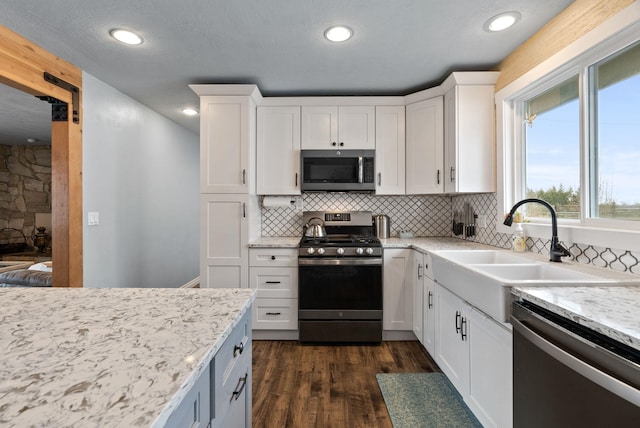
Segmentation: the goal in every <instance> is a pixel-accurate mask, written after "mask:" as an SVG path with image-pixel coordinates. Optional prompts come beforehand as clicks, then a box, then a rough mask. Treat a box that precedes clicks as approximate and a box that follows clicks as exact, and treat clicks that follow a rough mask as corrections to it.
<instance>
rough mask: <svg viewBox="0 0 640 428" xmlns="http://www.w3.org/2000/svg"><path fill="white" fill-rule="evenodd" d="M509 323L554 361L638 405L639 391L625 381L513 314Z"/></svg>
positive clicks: (552, 325) (639, 403) (639, 399)
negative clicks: (568, 349)
mask: <svg viewBox="0 0 640 428" xmlns="http://www.w3.org/2000/svg"><path fill="white" fill-rule="evenodd" d="M543 322H545V323H546V324H548V325H549V326H551V327H554V324H552V323H549V322H547V321H543ZM511 324H512V325H513V329H514V330H515V331H517V332H518V333H520V334H522V336H523V337H524V338H525V339H526V340H528V341H529V342H531V344H533V345H534V346H536V347H537V348H538V349H540V350H542V351H544V352H545V353H547V354H548V355H549V356H551V357H552V358H553V359H555V360H556V361H558V362H560V363H561V364H563V365H565V366H566V367H568V368H570V369H571V370H573V371H575V372H577V373H580V374H581V375H582V376H584V377H585V378H587V379H589V380H590V381H592V382H594V383H596V384H597V385H600V386H601V387H602V388H604V389H606V390H607V391H609V392H611V393H613V394H615V395H617V396H618V397H620V398H622V399H623V400H626V401H628V402H630V403H633V404H635V405H636V406H640V391H638V390H637V389H635V388H633V387H632V386H630V385H627V384H626V383H624V382H622V381H620V380H618V379H616V378H615V377H613V376H611V375H609V374H607V373H605V372H603V371H601V370H598V369H597V368H596V367H593V366H591V365H590V364H587V363H586V362H585V361H582V360H581V359H579V358H577V357H576V356H574V355H572V354H570V353H569V352H567V351H565V350H564V349H562V348H560V347H559V346H558V345H556V344H555V343H553V342H551V341H549V340H548V339H547V338H545V337H543V336H541V335H539V334H537V333H536V332H534V331H533V330H531V329H530V328H528V327H527V326H526V325H525V324H523V323H522V322H521V321H520V320H518V319H517V318H515V317H514V316H513V315H512V316H511Z"/></svg>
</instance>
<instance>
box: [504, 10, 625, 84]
mask: <svg viewBox="0 0 640 428" xmlns="http://www.w3.org/2000/svg"><path fill="white" fill-rule="evenodd" d="M633 2H634V0H576V1H575V2H573V3H572V4H571V5H569V7H567V8H566V9H565V10H563V11H562V12H560V13H559V14H558V15H557V16H556V17H555V18H553V19H552V20H551V21H549V22H548V23H547V24H546V25H545V26H544V27H542V28H541V29H540V30H539V31H538V32H537V33H535V34H534V35H533V36H532V37H531V38H529V39H528V40H527V41H525V42H524V43H523V44H522V45H520V47H518V48H517V49H516V50H514V51H513V52H512V53H511V54H509V56H507V57H506V58H505V59H504V60H503V61H502V62H501V63H500V65H499V66H498V70H499V71H500V77H499V78H498V81H497V82H496V92H497V91H499V90H500V89H502V88H504V87H505V86H507V85H508V84H509V83H511V82H513V81H514V80H516V79H517V78H519V77H520V76H522V75H524V74H525V73H526V72H527V71H529V70H531V69H532V68H534V67H535V66H537V65H538V64H540V63H542V62H543V61H544V60H546V59H548V58H549V57H551V56H552V55H554V54H556V53H558V52H559V51H560V50H562V49H563V48H565V47H567V46H568V45H570V44H571V43H573V42H575V41H576V40H578V39H579V38H580V37H582V36H584V35H585V34H586V33H588V32H589V31H591V30H593V29H594V28H596V27H597V26H598V25H600V24H602V23H603V22H604V21H606V20H607V19H609V18H611V17H612V16H613V15H615V14H616V13H618V12H620V11H621V10H623V9H624V8H626V7H628V6H630V5H631V4H632V3H633Z"/></svg>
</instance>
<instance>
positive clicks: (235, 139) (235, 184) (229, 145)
mask: <svg viewBox="0 0 640 428" xmlns="http://www.w3.org/2000/svg"><path fill="white" fill-rule="evenodd" d="M200 114H201V119H200V177H201V179H200V192H201V193H250V192H252V191H253V190H255V186H254V185H253V181H252V180H254V178H255V177H254V176H253V175H252V169H253V167H254V166H255V165H253V164H252V162H251V159H252V153H251V152H252V151H253V150H254V149H253V146H255V136H254V132H253V131H255V124H254V122H255V105H254V103H253V102H252V101H251V99H250V98H248V97H218V96H216V97H201V100H200ZM253 155H254V156H255V153H253Z"/></svg>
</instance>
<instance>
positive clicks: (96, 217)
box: [87, 211, 100, 226]
mask: <svg viewBox="0 0 640 428" xmlns="http://www.w3.org/2000/svg"><path fill="white" fill-rule="evenodd" d="M87 217H88V218H87V224H88V225H89V226H97V225H99V224H100V213H98V212H96V211H89V212H88V213H87Z"/></svg>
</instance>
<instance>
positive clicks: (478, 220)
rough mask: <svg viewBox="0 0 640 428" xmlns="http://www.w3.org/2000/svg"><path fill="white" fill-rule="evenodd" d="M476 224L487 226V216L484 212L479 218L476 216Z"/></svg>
mask: <svg viewBox="0 0 640 428" xmlns="http://www.w3.org/2000/svg"><path fill="white" fill-rule="evenodd" d="M476 226H477V227H487V216H486V215H484V214H478V218H476Z"/></svg>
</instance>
